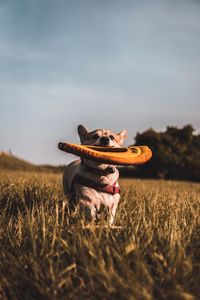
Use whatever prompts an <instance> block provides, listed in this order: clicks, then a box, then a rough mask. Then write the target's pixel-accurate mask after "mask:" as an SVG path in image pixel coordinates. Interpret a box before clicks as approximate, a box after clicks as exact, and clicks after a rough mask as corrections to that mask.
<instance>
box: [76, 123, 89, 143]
mask: <svg viewBox="0 0 200 300" xmlns="http://www.w3.org/2000/svg"><path fill="white" fill-rule="evenodd" d="M77 130H78V134H79V137H80V140H81V142H83V141H84V139H85V137H86V135H87V134H88V132H89V130H87V128H86V127H85V126H83V125H78V128H77Z"/></svg>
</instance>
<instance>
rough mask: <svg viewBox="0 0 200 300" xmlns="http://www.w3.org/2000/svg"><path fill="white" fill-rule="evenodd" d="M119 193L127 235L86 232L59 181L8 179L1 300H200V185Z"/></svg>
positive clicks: (1, 178) (133, 185) (149, 184)
mask: <svg viewBox="0 0 200 300" xmlns="http://www.w3.org/2000/svg"><path fill="white" fill-rule="evenodd" d="M121 186H122V189H123V192H122V197H121V202H120V205H119V207H118V211H117V216H116V221H115V225H119V226H121V227H122V228H116V229H109V228H105V227H103V226H102V227H99V228H90V229H86V228H84V226H83V222H82V221H81V220H80V218H78V217H77V216H76V215H72V213H70V212H69V210H68V203H67V199H65V197H64V195H63V192H62V186H61V175H55V174H54V175H53V174H52V175H51V174H42V173H38V174H37V173H19V172H18V173H17V172H6V171H4V172H2V173H1V174H0V212H1V213H0V214H1V215H0V218H1V220H0V223H1V224H0V243H1V247H0V251H1V252H0V256H1V257H0V299H69V300H70V299H88V300H90V299H105V300H107V299H141V300H143V299H144V300H145V299H147V300H150V299H171V300H176V299H178V300H181V299H183V300H192V299H200V215H199V212H200V184H194V183H185V182H182V183H180V182H170V181H154V180H125V179H124V180H121ZM104 216H105V213H104ZM101 222H103V220H102V221H101Z"/></svg>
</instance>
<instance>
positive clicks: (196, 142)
mask: <svg viewBox="0 0 200 300" xmlns="http://www.w3.org/2000/svg"><path fill="white" fill-rule="evenodd" d="M135 145H147V146H149V147H150V148H151V150H152V152H153V157H152V159H151V160H150V161H149V162H148V163H146V164H145V165H143V166H141V167H139V168H138V169H137V170H136V171H135V172H133V171H132V175H133V174H134V175H139V176H141V177H153V178H156V177H157V178H171V179H183V180H195V181H199V180H200V135H196V134H194V128H193V127H192V126H191V125H186V126H184V127H183V128H181V129H179V128H177V127H170V126H168V127H167V129H166V131H165V132H156V131H155V130H153V129H149V130H147V131H145V132H143V133H137V135H136V138H135ZM122 173H124V174H126V172H125V170H123V171H122Z"/></svg>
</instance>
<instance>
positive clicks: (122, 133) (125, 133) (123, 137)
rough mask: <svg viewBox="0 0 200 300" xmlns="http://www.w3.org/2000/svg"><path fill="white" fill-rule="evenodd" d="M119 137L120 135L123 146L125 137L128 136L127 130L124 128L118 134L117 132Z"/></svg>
mask: <svg viewBox="0 0 200 300" xmlns="http://www.w3.org/2000/svg"><path fill="white" fill-rule="evenodd" d="M117 135H118V136H119V137H120V141H119V142H120V145H121V146H122V145H123V142H124V139H126V138H127V130H126V129H124V130H122V131H120V132H119V133H118V134H117Z"/></svg>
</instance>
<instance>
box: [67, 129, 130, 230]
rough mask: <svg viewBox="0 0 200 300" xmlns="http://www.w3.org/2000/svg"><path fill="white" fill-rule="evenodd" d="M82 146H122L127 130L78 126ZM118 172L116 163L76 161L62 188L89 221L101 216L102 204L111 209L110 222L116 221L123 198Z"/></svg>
mask: <svg viewBox="0 0 200 300" xmlns="http://www.w3.org/2000/svg"><path fill="white" fill-rule="evenodd" d="M78 134H79V137H80V141H81V144H82V145H91V146H102V147H122V145H123V142H124V139H125V138H126V137H127V131H126V130H122V131H121V132H120V133H118V134H116V133H114V132H112V131H111V130H107V129H96V130H93V131H89V130H88V129H87V128H86V127H84V126H83V125H79V126H78ZM118 178H119V171H118V169H117V168H116V167H115V166H114V165H108V164H104V163H98V162H94V161H92V160H89V159H83V158H81V159H80V160H76V161H73V162H72V163H70V164H69V165H68V166H67V167H66V169H65V171H64V174H63V189H64V193H65V195H66V196H68V197H69V199H70V205H71V206H72V207H79V208H80V209H81V210H83V211H84V213H85V216H86V220H87V221H95V220H97V219H98V214H99V212H100V208H101V206H105V207H106V208H107V209H108V212H109V225H112V224H113V222H114V218H115V214H116V210H117V206H118V203H119V199H120V187H119V183H118Z"/></svg>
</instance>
